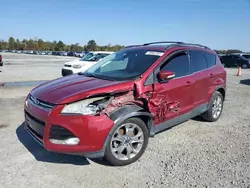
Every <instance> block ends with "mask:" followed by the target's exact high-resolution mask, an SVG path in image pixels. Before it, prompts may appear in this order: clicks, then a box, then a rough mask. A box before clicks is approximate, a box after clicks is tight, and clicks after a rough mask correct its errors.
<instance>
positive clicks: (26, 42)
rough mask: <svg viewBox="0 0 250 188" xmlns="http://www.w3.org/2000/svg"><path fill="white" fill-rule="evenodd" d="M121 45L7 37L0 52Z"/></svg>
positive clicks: (103, 48)
mask: <svg viewBox="0 0 250 188" xmlns="http://www.w3.org/2000/svg"><path fill="white" fill-rule="evenodd" d="M123 47H124V46H123V45H118V44H117V45H111V44H108V45H104V46H99V45H98V44H97V43H96V41H95V40H89V41H88V43H87V44H86V45H83V46H81V45H80V44H79V43H75V44H65V43H64V42H62V41H61V40H59V41H52V42H51V41H44V40H42V39H38V38H34V39H23V40H20V39H15V38H14V37H9V39H8V41H4V40H2V41H0V50H35V51H75V52H81V51H97V50H100V51H118V50H120V49H121V48H123ZM215 51H216V52H217V53H218V54H228V53H242V51H241V50H238V49H227V50H215Z"/></svg>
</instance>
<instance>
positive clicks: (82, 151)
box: [24, 42, 227, 166]
mask: <svg viewBox="0 0 250 188" xmlns="http://www.w3.org/2000/svg"><path fill="white" fill-rule="evenodd" d="M164 43H166V44H164ZM156 44H158V45H156ZM86 56H88V55H86ZM89 56H91V54H89ZM92 56H93V57H94V56H95V55H92ZM226 78H227V76H226V71H225V69H224V67H223V66H222V65H221V62H220V59H219V58H218V56H217V54H216V53H215V52H214V51H213V50H211V49H210V48H208V47H206V46H202V45H198V44H187V43H183V42H157V43H156V42H155V43H148V44H143V45H141V46H137V47H131V48H124V49H122V50H120V51H118V52H115V53H113V54H111V55H109V56H107V57H105V58H104V59H102V60H100V61H99V62H97V63H96V64H94V65H93V66H91V67H90V68H88V69H87V70H86V71H84V72H81V73H79V74H73V75H70V76H68V77H62V78H59V79H56V80H52V81H49V82H47V83H44V84H42V85H40V86H38V87H36V88H34V89H33V90H32V91H31V92H30V93H29V95H28V96H27V98H26V100H25V105H24V113H25V129H26V130H27V132H28V133H30V134H31V135H32V137H33V138H34V139H35V140H36V141H37V142H38V143H40V144H41V145H42V146H43V147H44V148H45V149H47V150H48V151H53V152H58V153H67V154H74V155H83V156H86V157H89V158H102V157H104V158H105V159H106V160H107V161H109V162H110V163H111V164H112V165H118V166H123V165H128V164H131V163H133V162H135V161H137V160H138V159H139V158H140V157H141V156H142V155H143V153H144V151H145V150H146V148H147V145H148V141H149V137H153V136H154V135H155V134H156V133H159V132H162V131H164V130H167V129H169V128H170V127H173V126H175V125H178V124H180V123H183V122H185V121H188V120H189V119H190V118H194V117H196V116H201V117H202V118H203V119H204V120H206V121H208V122H215V121H217V120H218V119H219V118H220V116H221V114H222V111H223V104H224V100H225V95H226ZM197 134H199V132H198V131H197ZM193 139H194V140H196V138H195V137H194V138H193ZM165 146H166V147H167V143H166V145H165ZM47 157H50V156H49V155H47Z"/></svg>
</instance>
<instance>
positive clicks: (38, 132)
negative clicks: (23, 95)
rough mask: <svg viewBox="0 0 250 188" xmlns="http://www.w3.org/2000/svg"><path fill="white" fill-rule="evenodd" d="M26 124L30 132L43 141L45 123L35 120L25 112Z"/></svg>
mask: <svg viewBox="0 0 250 188" xmlns="http://www.w3.org/2000/svg"><path fill="white" fill-rule="evenodd" d="M25 124H26V126H27V128H28V130H29V131H30V132H31V133H32V134H33V135H34V136H36V137H37V138H39V139H41V140H42V139H43V135H44V128H45V122H43V121H41V120H39V119H37V118H35V117H34V116H32V115H31V114H30V113H28V112H27V111H25Z"/></svg>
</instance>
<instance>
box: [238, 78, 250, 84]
mask: <svg viewBox="0 0 250 188" xmlns="http://www.w3.org/2000/svg"><path fill="white" fill-rule="evenodd" d="M240 84H243V85H248V86H250V79H244V80H240Z"/></svg>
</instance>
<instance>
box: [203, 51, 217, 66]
mask: <svg viewBox="0 0 250 188" xmlns="http://www.w3.org/2000/svg"><path fill="white" fill-rule="evenodd" d="M204 54H205V57H206V59H207V65H208V68H209V67H212V66H214V65H215V64H216V55H214V54H210V53H207V52H205V53H204Z"/></svg>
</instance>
